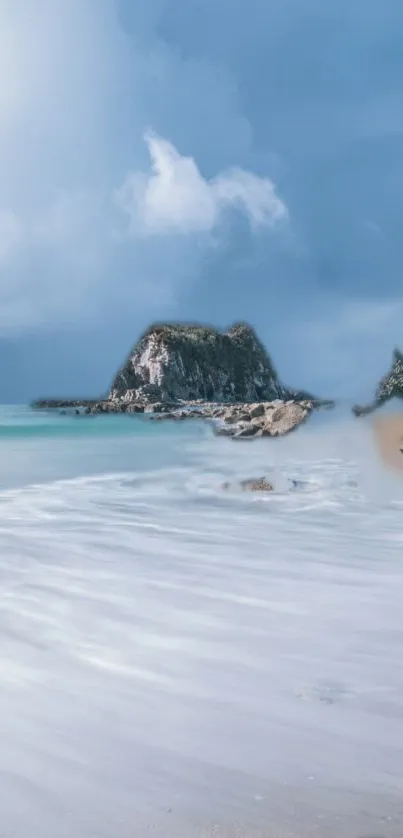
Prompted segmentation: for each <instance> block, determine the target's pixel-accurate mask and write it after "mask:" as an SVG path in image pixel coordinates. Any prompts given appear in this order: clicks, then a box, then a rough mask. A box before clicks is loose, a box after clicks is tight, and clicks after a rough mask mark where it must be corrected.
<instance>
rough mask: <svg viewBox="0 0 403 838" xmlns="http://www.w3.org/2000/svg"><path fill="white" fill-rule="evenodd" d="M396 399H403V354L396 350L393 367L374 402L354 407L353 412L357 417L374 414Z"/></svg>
mask: <svg viewBox="0 0 403 838" xmlns="http://www.w3.org/2000/svg"><path fill="white" fill-rule="evenodd" d="M394 398H399V399H401V398H403V354H402V353H401V352H400V351H399V349H395V350H394V353H393V359H392V364H391V367H390V369H389V371H388V372H387V373H386V375H384V376H383V377H382V378H381V380H380V382H379V384H378V387H377V389H376V391H375V397H374V400H373V401H372V402H371V403H370V404H369V405H364V406H361V405H354V407H353V412H354V413H355V415H356V416H363V415H365V414H367V413H372V412H373V411H374V410H377V408H379V407H382V405H383V404H385V403H386V402H388V401H389V400H390V399H394Z"/></svg>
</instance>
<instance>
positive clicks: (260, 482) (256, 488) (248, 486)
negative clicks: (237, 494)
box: [222, 477, 274, 492]
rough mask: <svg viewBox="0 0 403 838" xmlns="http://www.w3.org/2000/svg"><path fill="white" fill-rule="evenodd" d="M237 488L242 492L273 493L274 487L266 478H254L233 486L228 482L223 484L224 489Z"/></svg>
mask: <svg viewBox="0 0 403 838" xmlns="http://www.w3.org/2000/svg"><path fill="white" fill-rule="evenodd" d="M234 485H235V487H236V488H237V489H241V491H242V492H273V491H274V486H273V484H272V483H269V481H268V480H267V479H266V477H252V478H250V479H248V480H240V481H239V483H236V484H233V483H230V482H226V483H223V484H222V488H223V489H231V488H233V487H234Z"/></svg>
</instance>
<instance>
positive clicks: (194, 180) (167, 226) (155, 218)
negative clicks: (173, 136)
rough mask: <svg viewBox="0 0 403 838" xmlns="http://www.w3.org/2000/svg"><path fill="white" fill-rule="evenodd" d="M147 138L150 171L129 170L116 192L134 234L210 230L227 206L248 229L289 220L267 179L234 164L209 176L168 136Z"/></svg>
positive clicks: (148, 136) (216, 224) (187, 232)
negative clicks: (237, 214) (247, 222)
mask: <svg viewBox="0 0 403 838" xmlns="http://www.w3.org/2000/svg"><path fill="white" fill-rule="evenodd" d="M145 142H146V144H147V147H148V151H149V154H150V158H151V171H150V173H149V174H145V173H143V172H134V173H130V174H129V175H128V176H127V177H126V179H125V181H124V183H123V186H122V187H121V188H120V189H119V190H117V192H116V194H115V200H116V204H117V206H118V207H120V208H121V209H122V210H123V211H124V212H125V213H127V215H128V216H129V221H130V232H131V233H132V234H134V235H136V234H146V235H161V234H168V233H178V234H191V233H207V232H211V231H212V230H214V228H216V227H217V226H218V225H219V223H220V220H221V219H222V216H223V214H224V213H225V212H226V211H228V210H230V209H236V210H239V211H240V212H242V213H244V215H245V216H246V217H247V219H248V221H249V222H250V224H251V226H252V227H258V226H262V227H268V228H272V227H274V226H275V225H277V224H279V223H280V222H285V221H287V219H288V210H287V207H286V205H285V204H284V202H283V201H282V200H281V198H279V196H278V195H277V193H276V188H275V186H274V184H273V182H272V181H271V180H270V179H269V178H267V177H259V176H258V175H255V174H253V173H252V172H247V171H244V170H243V169H241V168H232V169H228V170H227V171H223V172H221V173H220V174H219V175H217V176H216V177H214V178H212V179H210V180H209V179H207V178H204V177H203V175H202V173H201V172H200V169H199V168H198V165H197V163H196V161H195V160H194V158H193V157H186V156H182V155H181V154H180V153H179V152H178V151H177V149H176V148H175V146H174V145H173V144H172V143H171V142H169V141H168V140H166V139H163V138H162V137H159V136H158V135H157V134H154V133H147V134H146V135H145Z"/></svg>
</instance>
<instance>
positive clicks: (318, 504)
mask: <svg viewBox="0 0 403 838" xmlns="http://www.w3.org/2000/svg"><path fill="white" fill-rule="evenodd" d="M61 444H62V443H61V442H60V441H59V442H56V443H53V448H52V446H51V445H50V446H49V452H52V453H53V457H54V459H53V463H57V464H58V465H57V471H58V474H59V475H60V477H61V478H62V479H54V478H53V479H49V470H50V465H49V462H48V461H47V453H46V451H47V449H46V447H44V444H43V443H40V445H39V443H36V442H32V441H29V442H27V443H26V444H25V443H24V445H25V448H24V445H22V443H21V447H20V456H25V458H26V465H27V467H26V473H29V474H30V475H31V476H32V478H33V479H32V481H31V483H30V485H21V479H20V477H21V476H19V479H18V481H15V480H11V481H10V486H12V487H14V488H5V489H4V491H2V492H1V493H0V556H1V559H0V581H1V591H2V598H1V605H0V630H1V659H0V687H1V689H0V734H1V749H0V774H1V782H0V812H1V819H2V826H3V829H4V834H5V835H7V836H9V835H10V836H16V838H26V836H27V835H29V836H30V838H71V836H75V838H81V836H83V838H84V836H85V837H86V836H97V837H98V836H102V838H104V836H105V838H112V836H113V838H115V837H116V838H117V836H119V838H129V836H130V838H132V836H136V838H137V836H140V838H141V836H142V835H146V834H149V831H150V830H151V826H152V825H154V832H152V834H156V835H158V836H161V837H162V836H168V835H172V836H179V835H182V834H183V835H185V834H186V835H191V836H193V835H201V834H202V832H201V829H202V826H204V825H206V826H207V825H208V824H210V825H211V824H214V823H220V824H224V825H225V824H227V825H228V824H232V825H233V824H235V823H238V822H243V823H246V824H248V825H250V826H251V827H255V828H256V829H257V828H258V827H259V828H261V829H263V827H264V826H267V828H268V832H267V834H270V835H273V836H276V835H283V836H286V835H288V836H291V835H292V836H300V835H301V836H308V835H320V836H324V838H328V836H329V838H336V836H348V838H350V836H354V837H355V838H357V836H360V837H361V836H370V835H374V836H375V835H379V836H382V838H389V836H393V837H394V838H395V836H396V838H397V836H401V835H402V832H403V826H402V824H403V815H402V812H401V803H400V801H401V800H402V792H403V751H402V742H403V669H402V663H401V662H402V653H403V624H402V601H403V562H402V560H403V503H402V501H403V492H402V488H403V485H402V484H400V483H399V482H398V481H397V480H395V479H394V478H393V476H392V475H389V474H387V473H385V472H383V470H382V469H381V467H380V465H379V464H378V463H377V459H376V455H375V453H374V450H373V447H372V439H371V432H370V429H369V426H368V425H367V424H366V423H365V422H357V421H354V422H353V421H351V420H350V421H347V420H346V421H344V422H336V423H335V422H328V421H327V420H326V421H324V420H323V421H321V422H319V423H318V424H317V426H315V425H313V426H312V427H311V428H310V427H309V425H308V426H307V427H306V428H304V429H302V430H300V431H298V432H296V433H295V434H293V435H290V436H289V437H287V438H285V439H282V440H276V441H263V440H262V441H261V442H259V443H257V442H256V443H255V442H254V443H246V442H245V443H240V442H239V443H234V442H231V441H228V440H223V439H221V438H217V439H214V438H212V437H211V435H210V433H209V432H208V431H207V430H206V431H204V430H203V431H202V432H200V433H199V432H197V433H196V432H195V435H192V434H189V433H188V434H187V435H185V436H184V437H183V438H181V436H180V435H179V434H178V433H176V432H175V434H173V435H172V434H171V435H170V432H168V433H165V432H164V431H163V430H161V434H160V436H158V435H155V436H153V438H152V440H151V442H150V441H148V442H147V441H146V440H142V439H141V436H139V437H138V438H136V437H135V436H134V437H133V439H132V440H129V441H128V439H127V436H125V437H124V438H122V439H120V438H116V439H114V440H112V439H109V440H106V441H105V440H102V439H101V440H100V439H99V438H98V439H97V440H96V441H95V442H94V443H93V445H92V444H91V443H90V441H88V442H86V443H85V447H84V446H83V442H82V440H79V441H76V442H74V440H70V442H69V443H68V444H66V443H63V445H64V448H63V449H60V446H61ZM56 445H57V446H59V447H58V448H56V447H55V446H56ZM77 446H78V447H77ZM91 446H92V447H91ZM105 446H107V450H106V449H105ZM2 451H3V460H4V459H5V457H6V456H7V454H6V448H5V447H4V444H3V449H2ZM49 456H50V454H49ZM72 463H73V465H72ZM63 464H64V465H63ZM62 465H63V467H62ZM8 468H10V469H11V466H10V463H9V464H8ZM11 470H12V469H11ZM262 474H267V475H268V476H270V477H271V479H273V482H274V483H275V486H276V489H277V491H276V492H275V493H274V494H268V495H267V496H264V495H258V494H256V495H253V494H247V493H240V492H235V491H234V492H231V491H229V492H223V491H222V489H221V488H220V487H221V484H222V482H223V481H224V480H230V481H234V480H237V479H238V480H239V479H242V478H243V477H254V476H260V475H262ZM291 480H297V481H299V486H298V489H297V490H295V491H290V481H291ZM146 828H147V830H148V831H146ZM206 834H207V832H206ZM209 834H210V833H209ZM211 834H218V833H217V832H214V829H213V831H212V832H211ZM251 834H254V833H251ZM256 834H257V833H256ZM259 834H263V832H262V833H259Z"/></svg>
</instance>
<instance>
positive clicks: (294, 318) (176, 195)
mask: <svg viewBox="0 0 403 838" xmlns="http://www.w3.org/2000/svg"><path fill="white" fill-rule="evenodd" d="M402 33H403V6H402V4H401V2H398V0H384V2H382V3H381V2H379V0H337V2H336V0H327V2H326V3H324V2H323V0H238V2H237V3H234V2H233V0H203V2H202V0H147V4H145V3H144V2H140V0H57V2H55V0H0V369H1V395H0V400H1V401H3V402H23V401H26V400H29V399H32V398H35V397H40V396H53V395H54V396H58V395H60V396H64V395H66V396H75V395H77V396H81V395H82V396H84V395H88V396H92V395H94V396H96V395H98V394H100V393H102V392H105V391H106V390H107V389H108V386H109V384H110V381H111V379H112V377H113V374H114V372H115V370H116V368H117V367H118V366H119V365H120V364H121V363H122V361H123V360H124V358H125V356H126V355H127V353H128V351H129V349H130V347H131V346H132V345H133V344H134V343H135V342H136V340H137V339H138V338H139V336H140V335H141V333H142V332H143V331H144V330H145V329H146V328H147V327H148V325H149V324H150V322H153V321H164V320H167V321H171V320H175V321H176V320H180V321H189V320H190V321H201V322H205V323H210V324H212V325H215V326H217V327H219V328H223V329H224V328H226V327H228V326H230V325H231V324H232V323H233V322H235V321H238V320H247V321H248V322H250V323H251V324H252V325H253V326H254V327H255V328H256V330H257V333H258V335H259V337H260V338H261V339H262V340H263V341H264V343H265V345H266V346H267V349H268V351H269V353H270V355H271V357H272V360H273V361H274V364H275V366H276V368H277V370H278V373H279V375H280V377H281V378H282V380H283V381H284V382H285V383H286V384H288V385H290V386H294V387H297V388H308V389H310V390H311V391H313V392H315V394H317V395H320V396H328V397H335V398H348V399H353V400H355V399H360V398H361V399H362V398H368V397H370V395H371V394H372V392H373V390H374V388H375V386H376V383H377V381H378V379H379V377H380V375H381V374H382V373H383V372H385V371H386V369H387V368H388V367H389V365H390V361H391V356H392V351H393V348H394V347H395V346H400V347H401V348H402V349H403V327H402V325H401V324H402V320H403V318H402V315H403V276H402V257H403V236H402V235H401V229H400V228H401V223H402V221H401V220H402V218H403V35H402Z"/></svg>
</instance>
